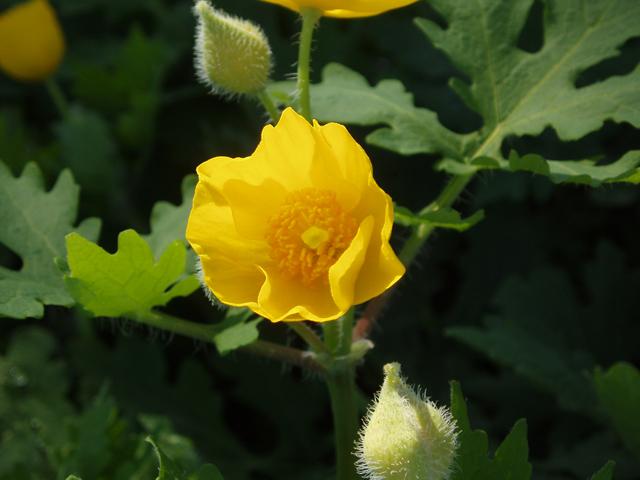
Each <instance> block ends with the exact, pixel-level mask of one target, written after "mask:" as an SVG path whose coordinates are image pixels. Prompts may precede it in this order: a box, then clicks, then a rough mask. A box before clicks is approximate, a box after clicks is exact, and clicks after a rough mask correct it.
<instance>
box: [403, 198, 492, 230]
mask: <svg viewBox="0 0 640 480" xmlns="http://www.w3.org/2000/svg"><path fill="white" fill-rule="evenodd" d="M394 212H395V222H396V223H397V224H399V225H402V226H405V227H410V226H412V225H419V224H421V223H423V224H426V225H433V226H434V227H442V228H452V229H454V230H458V231H459V232H463V231H465V230H467V229H469V228H471V227H473V226H474V225H475V224H476V223H478V222H479V221H481V220H482V219H483V218H484V210H479V211H477V212H475V213H474V214H473V215H471V216H470V217H467V218H465V219H462V217H461V216H460V213H459V212H457V211H456V210H454V209H453V208H442V209H440V210H435V211H432V212H427V213H423V214H422V215H415V214H414V213H413V212H411V210H409V209H407V208H405V207H399V206H397V205H396V206H394Z"/></svg>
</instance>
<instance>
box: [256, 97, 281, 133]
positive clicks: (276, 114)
mask: <svg viewBox="0 0 640 480" xmlns="http://www.w3.org/2000/svg"><path fill="white" fill-rule="evenodd" d="M256 98H257V99H258V100H260V103H262V106H263V107H264V109H265V110H266V111H267V113H268V114H269V117H271V123H273V124H274V125H276V124H277V123H278V120H280V111H279V110H278V108H277V107H276V104H275V103H273V100H272V99H271V96H270V95H269V94H268V93H267V90H266V89H265V90H261V91H260V92H258V93H256Z"/></svg>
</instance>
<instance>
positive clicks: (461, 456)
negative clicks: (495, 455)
mask: <svg viewBox="0 0 640 480" xmlns="http://www.w3.org/2000/svg"><path fill="white" fill-rule="evenodd" d="M451 414H452V415H453V418H455V420H456V424H457V427H458V443H459V445H460V446H459V447H458V450H457V456H456V464H457V465H458V468H456V469H454V471H453V475H452V476H451V479H452V480H469V479H470V478H471V477H472V476H473V474H474V473H475V472H476V471H478V470H479V469H481V468H484V467H485V466H486V463H487V461H488V460H487V454H488V451H489V441H488V440H487V434H486V433H485V432H484V431H483V430H471V424H470V423H469V418H468V416H467V405H466V403H465V400H464V396H463V395H462V389H461V388H460V384H459V383H458V382H456V381H455V380H454V381H452V382H451Z"/></svg>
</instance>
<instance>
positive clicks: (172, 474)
mask: <svg viewBox="0 0 640 480" xmlns="http://www.w3.org/2000/svg"><path fill="white" fill-rule="evenodd" d="M147 442H149V443H150V444H151V445H153V448H154V449H155V451H156V454H157V455H158V460H159V462H160V473H159V474H158V480H188V479H187V477H186V476H185V474H184V472H182V471H181V470H180V469H179V468H178V466H177V465H176V464H175V463H174V462H173V460H171V459H170V458H169V457H168V456H167V455H166V454H165V453H164V452H163V451H162V450H161V449H160V447H159V446H158V445H156V443H155V442H154V441H153V439H152V438H151V437H147Z"/></svg>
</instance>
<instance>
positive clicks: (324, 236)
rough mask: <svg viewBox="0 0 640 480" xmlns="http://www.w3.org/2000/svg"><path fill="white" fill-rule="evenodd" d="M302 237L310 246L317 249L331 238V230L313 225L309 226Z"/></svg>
mask: <svg viewBox="0 0 640 480" xmlns="http://www.w3.org/2000/svg"><path fill="white" fill-rule="evenodd" d="M300 238H302V241H303V242H304V243H306V244H307V246H308V247H309V248H312V249H314V250H315V249H316V248H318V247H319V246H320V245H322V244H323V243H324V242H326V241H327V240H329V232H327V231H326V230H322V229H321V228H318V227H316V226H313V227H310V228H308V229H307V231H306V232H304V233H303V234H302V235H300Z"/></svg>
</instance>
